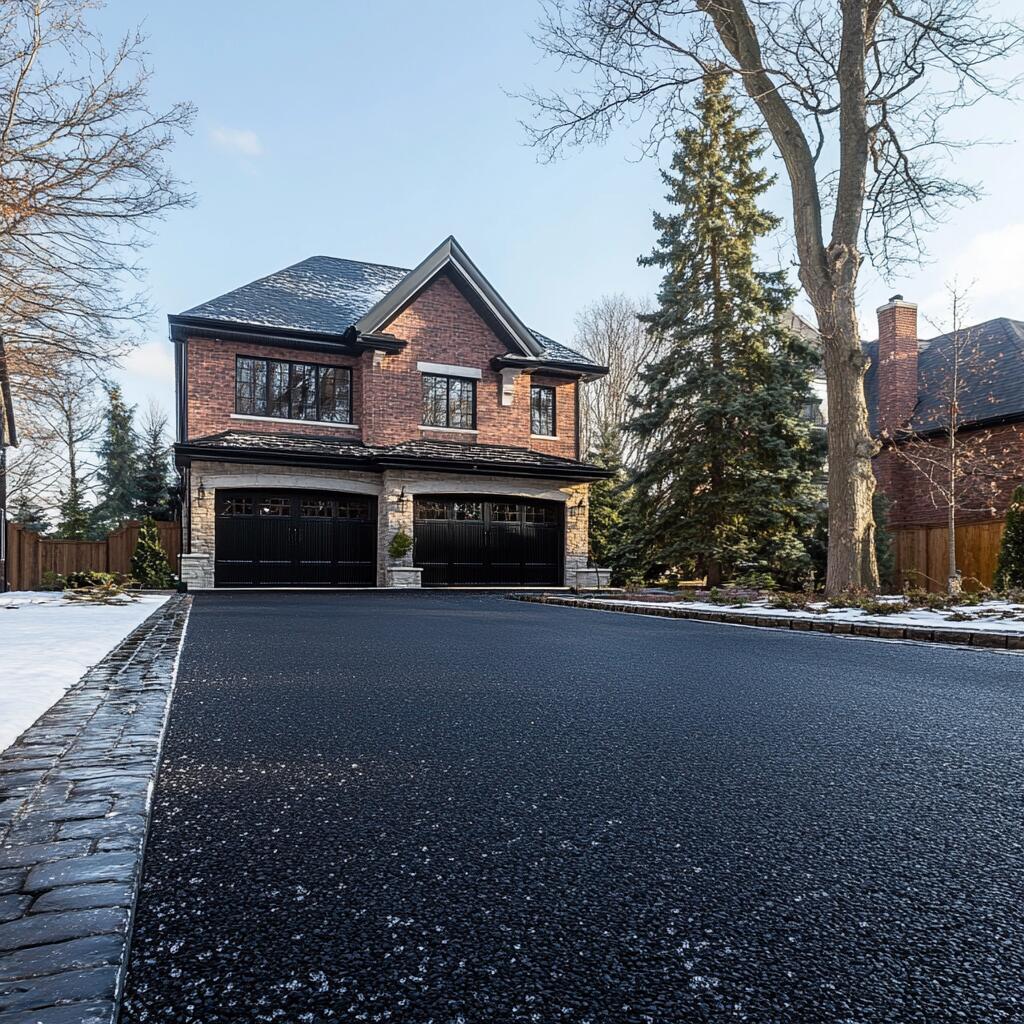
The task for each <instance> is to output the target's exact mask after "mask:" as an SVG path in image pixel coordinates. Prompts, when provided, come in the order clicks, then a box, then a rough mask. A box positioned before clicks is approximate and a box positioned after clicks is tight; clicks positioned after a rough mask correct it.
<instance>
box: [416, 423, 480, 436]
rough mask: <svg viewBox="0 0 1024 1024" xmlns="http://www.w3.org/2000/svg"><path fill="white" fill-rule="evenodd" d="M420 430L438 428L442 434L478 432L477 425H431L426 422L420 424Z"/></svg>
mask: <svg viewBox="0 0 1024 1024" xmlns="http://www.w3.org/2000/svg"><path fill="white" fill-rule="evenodd" d="M420 430H438V431H440V432H441V433H442V434H478V433H480V431H479V430H477V428H476V427H431V426H428V425H427V424H426V423H421V424H420Z"/></svg>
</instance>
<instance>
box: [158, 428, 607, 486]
mask: <svg viewBox="0 0 1024 1024" xmlns="http://www.w3.org/2000/svg"><path fill="white" fill-rule="evenodd" d="M175 450H176V451H177V453H178V458H179V461H181V462H189V461H191V460H192V459H213V460H216V461H223V462H262V461H270V462H273V461H275V460H277V459H279V458H280V456H282V455H287V456H288V459H289V462H290V463H296V462H308V463H309V464H311V465H323V466H338V467H358V468H361V469H371V470H373V469H376V470H383V469H390V468H400V467H406V466H415V467H416V468H419V469H424V468H429V467H430V466H433V465H436V466H438V467H439V468H451V467H457V468H458V469H459V470H460V471H461V472H466V473H486V474H496V475H502V476H516V475H528V476H537V475H538V474H539V475H549V476H551V477H552V478H554V479H571V480H599V479H602V478H604V477H607V476H610V475H611V474H610V473H609V472H608V471H607V470H605V469H602V468H601V467H599V466H591V465H588V464H587V463H585V462H577V461H576V460H575V459H564V458H561V457H559V456H557V455H547V454H545V453H543V452H535V451H530V450H529V449H527V448H515V447H512V446H510V445H497V444H463V443H461V442H458V441H426V440H419V441H403V442H402V443H400V444H394V445H368V444H364V443H363V442H362V441H359V440H355V439H352V440H349V439H347V438H336V437H319V436H316V435H298V434H261V433H250V432H247V431H241V430H226V431H222V432H220V433H217V434H210V435H209V436H207V437H197V438H192V439H190V440H189V441H188V442H186V443H183V444H179V445H177V446H176V449H175Z"/></svg>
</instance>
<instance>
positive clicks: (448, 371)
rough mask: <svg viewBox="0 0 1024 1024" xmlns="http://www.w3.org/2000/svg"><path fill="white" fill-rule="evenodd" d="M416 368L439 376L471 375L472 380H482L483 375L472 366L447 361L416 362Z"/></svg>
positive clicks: (421, 371)
mask: <svg viewBox="0 0 1024 1024" xmlns="http://www.w3.org/2000/svg"><path fill="white" fill-rule="evenodd" d="M416 369H417V370H419V371H420V373H429V374H433V375H436V376H439V377H471V378H472V379H473V380H483V376H484V374H483V371H482V370H478V369H476V368H474V367H472V366H449V365H448V364H447V363H417V364H416ZM448 429H451V428H448Z"/></svg>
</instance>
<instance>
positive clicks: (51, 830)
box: [5, 815, 78, 845]
mask: <svg viewBox="0 0 1024 1024" xmlns="http://www.w3.org/2000/svg"><path fill="white" fill-rule="evenodd" d="M57 827H58V826H57V822H55V821H45V820H40V819H37V818H36V817H35V815H26V816H23V818H22V820H20V821H16V822H15V823H14V824H13V825H12V826H11V830H10V832H8V834H7V839H6V840H5V842H7V843H10V844H12V845H20V844H24V843H49V842H52V841H53V840H54V839H56V838H57ZM64 838H67V839H75V838H78V837H76V836H66V837H64Z"/></svg>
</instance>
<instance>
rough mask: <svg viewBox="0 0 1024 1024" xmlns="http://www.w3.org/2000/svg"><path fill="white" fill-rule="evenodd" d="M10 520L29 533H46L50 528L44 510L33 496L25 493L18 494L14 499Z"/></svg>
mask: <svg viewBox="0 0 1024 1024" xmlns="http://www.w3.org/2000/svg"><path fill="white" fill-rule="evenodd" d="M10 520H11V522H12V523H17V524H18V526H20V527H21V528H22V529H23V530H27V531H29V532H30V533H46V531H47V530H48V529H49V528H50V520H49V518H48V517H47V515H46V510H45V509H44V508H43V507H42V505H40V504H39V503H38V502H37V501H36V500H35V499H34V498H30V497H29V496H28V495H27V494H25V493H22V494H19V495H18V497H17V499H16V500H15V502H14V507H13V508H12V509H11V515H10Z"/></svg>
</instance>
